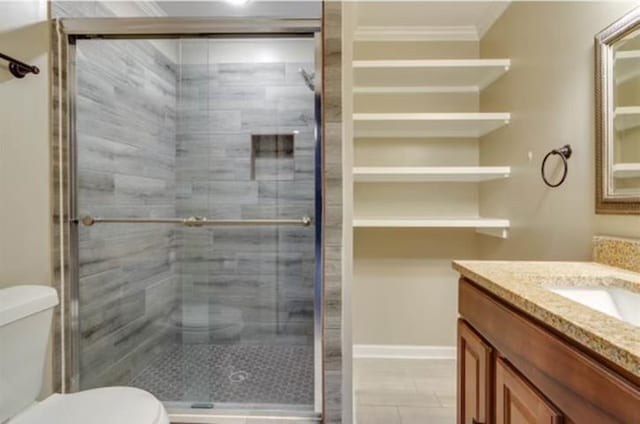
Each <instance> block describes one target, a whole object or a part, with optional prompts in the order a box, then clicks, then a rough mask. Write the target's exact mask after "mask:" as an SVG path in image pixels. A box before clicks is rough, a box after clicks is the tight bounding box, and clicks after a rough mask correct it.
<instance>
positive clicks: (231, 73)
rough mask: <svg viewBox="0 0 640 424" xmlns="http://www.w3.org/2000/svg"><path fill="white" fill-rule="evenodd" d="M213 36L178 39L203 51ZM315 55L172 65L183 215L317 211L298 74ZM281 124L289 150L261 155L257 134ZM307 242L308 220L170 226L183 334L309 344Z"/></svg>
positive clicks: (307, 112) (308, 98)
mask: <svg viewBox="0 0 640 424" xmlns="http://www.w3.org/2000/svg"><path fill="white" fill-rule="evenodd" d="M216 42H217V41H216V40H191V41H187V40H184V41H182V47H183V48H184V49H188V51H189V52H190V54H191V55H195V56H197V57H200V58H204V61H205V62H206V61H207V58H208V52H209V48H210V43H216ZM309 47H310V49H313V45H312V44H311V43H310V44H309ZM313 66H314V64H313V63H284V62H282V63H214V62H213V61H212V62H211V63H209V64H207V63H204V64H182V65H181V66H180V71H179V73H180V75H179V82H178V115H177V131H178V132H177V157H176V179H177V181H178V186H177V201H176V211H177V213H178V214H179V215H180V216H182V215H203V216H208V217H213V218H222V219H247V218H298V217H302V216H304V215H307V216H311V217H313V213H314V205H315V199H314V193H315V182H314V146H315V139H314V129H315V121H314V98H313V93H312V92H311V91H310V90H309V89H308V88H307V87H306V86H305V84H304V80H303V79H302V77H301V76H300V74H299V73H298V68H300V67H304V68H306V69H313ZM277 134H286V135H289V136H290V135H293V151H292V152H289V153H286V152H284V151H282V152H271V153H268V154H266V155H261V154H260V153H259V152H260V151H261V150H260V149H259V146H258V145H257V144H256V143H261V142H262V143H265V142H269V140H268V139H269V137H259V136H260V135H262V136H273V135H277ZM261 140H262V141H261ZM270 140H273V137H271V138H270ZM271 142H273V141H271ZM262 150H265V149H264V148H263V149H262ZM266 150H268V149H266ZM314 242H315V235H314V231H313V227H303V228H301V227H300V228H299V227H263V228H259V227H258V228H256V227H247V228H242V227H234V228H224V227H222V228H211V229H191V228H184V229H179V230H177V261H178V262H177V264H178V267H179V275H180V278H181V279H182V302H183V307H182V339H183V342H185V343H215V344H218V343H247V344H254V343H263V344H307V345H308V344H310V343H312V340H313V306H314V304H313V292H314V290H313V287H314V264H315V257H314V256H315V255H314Z"/></svg>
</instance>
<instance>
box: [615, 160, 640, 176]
mask: <svg viewBox="0 0 640 424" xmlns="http://www.w3.org/2000/svg"><path fill="white" fill-rule="evenodd" d="M613 177H614V178H640V163H616V164H615V165H613Z"/></svg>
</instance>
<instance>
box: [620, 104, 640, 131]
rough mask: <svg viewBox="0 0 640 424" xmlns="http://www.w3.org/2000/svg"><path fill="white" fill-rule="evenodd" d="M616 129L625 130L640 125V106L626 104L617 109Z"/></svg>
mask: <svg viewBox="0 0 640 424" xmlns="http://www.w3.org/2000/svg"><path fill="white" fill-rule="evenodd" d="M614 124H615V128H616V131H625V130H628V129H631V128H635V127H638V126H640V106H624V107H617V108H616V109H615V115H614Z"/></svg>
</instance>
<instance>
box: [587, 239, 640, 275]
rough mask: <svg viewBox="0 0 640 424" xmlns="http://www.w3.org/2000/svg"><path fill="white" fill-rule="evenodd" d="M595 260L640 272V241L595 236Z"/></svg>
mask: <svg viewBox="0 0 640 424" xmlns="http://www.w3.org/2000/svg"><path fill="white" fill-rule="evenodd" d="M593 260H594V262H598V263H601V264H605V265H610V266H614V267H616V268H622V269H626V270H629V271H633V272H640V240H639V239H626V238H618V237H607V236H595V237H594V238H593Z"/></svg>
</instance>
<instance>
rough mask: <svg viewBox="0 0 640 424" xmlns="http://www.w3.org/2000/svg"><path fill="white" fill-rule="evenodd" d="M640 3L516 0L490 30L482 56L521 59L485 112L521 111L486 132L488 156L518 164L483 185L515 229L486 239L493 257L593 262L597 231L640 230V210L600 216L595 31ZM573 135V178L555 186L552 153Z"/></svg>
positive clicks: (490, 160)
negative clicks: (544, 165) (543, 172)
mask: <svg viewBox="0 0 640 424" xmlns="http://www.w3.org/2000/svg"><path fill="white" fill-rule="evenodd" d="M639 4H640V3H639V2H637V1H636V2H625V3H619V2H575V3H573V2H571V3H569V2H568V3H560V2H514V3H512V4H511V6H510V7H509V9H507V11H506V12H505V13H504V15H502V17H501V18H500V19H499V20H498V21H497V22H496V24H495V25H494V26H493V28H492V29H491V30H490V31H489V32H488V33H487V34H486V36H485V37H484V38H483V40H482V42H481V43H480V54H481V57H484V58H493V57H496V58H497V57H508V58H511V60H512V67H511V70H510V71H509V72H508V73H507V75H505V76H504V77H503V78H502V79H501V80H499V81H498V82H497V83H496V84H494V85H493V86H491V87H490V88H488V89H487V90H485V91H484V92H483V94H482V95H481V102H480V103H481V110H482V111H483V112H501V111H505V112H507V111H508V112H511V113H512V122H511V124H510V125H509V126H508V127H506V128H504V129H502V130H499V131H497V132H495V133H493V134H490V135H488V136H486V137H485V138H484V139H483V140H482V142H481V148H480V161H481V163H482V164H484V165H511V166H512V170H513V172H512V178H511V179H509V180H508V181H506V182H496V183H488V184H484V185H483V186H482V188H481V191H480V198H481V212H482V214H483V215H487V216H497V217H508V218H510V219H511V221H512V227H513V228H512V230H511V231H510V236H509V239H507V240H497V239H491V238H484V239H483V240H482V247H481V252H482V255H483V257H484V258H487V259H493V258H499V259H547V260H562V259H568V260H588V259H589V258H590V254H591V250H590V244H591V237H592V236H593V234H594V233H595V234H612V235H617V236H640V217H615V216H596V215H595V214H594V178H595V176H594V152H595V148H594V146H595V141H594V82H593V72H594V65H593V37H594V35H595V34H596V33H597V32H599V31H600V30H602V29H603V28H605V27H606V26H607V25H609V24H610V23H611V22H613V21H614V20H616V19H617V18H618V17H620V16H621V15H623V14H624V13H625V12H627V11H628V10H630V9H631V8H632V7H634V6H637V5H639ZM567 143H569V144H571V145H572V147H573V149H574V155H573V157H572V158H571V160H570V161H569V165H570V168H569V176H568V179H567V181H566V182H565V184H564V185H563V186H561V187H560V188H557V189H550V188H547V187H546V186H545V185H544V184H543V182H542V180H541V178H540V163H541V161H542V158H543V156H544V154H546V152H548V151H549V150H551V149H553V148H556V147H559V146H562V145H563V144H567ZM529 152H531V153H532V160H531V161H530V160H529V159H528V153H529ZM550 165H551V166H550V167H549V169H550V171H553V166H554V164H550Z"/></svg>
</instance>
